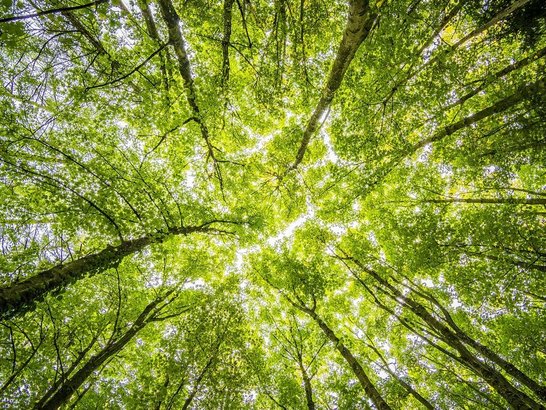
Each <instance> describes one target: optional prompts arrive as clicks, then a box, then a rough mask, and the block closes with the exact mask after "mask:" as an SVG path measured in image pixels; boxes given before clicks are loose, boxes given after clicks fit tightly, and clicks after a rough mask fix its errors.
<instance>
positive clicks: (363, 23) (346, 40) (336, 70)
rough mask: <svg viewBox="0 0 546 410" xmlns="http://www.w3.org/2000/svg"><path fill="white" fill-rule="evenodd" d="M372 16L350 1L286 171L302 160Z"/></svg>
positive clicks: (364, 4)
mask: <svg viewBox="0 0 546 410" xmlns="http://www.w3.org/2000/svg"><path fill="white" fill-rule="evenodd" d="M376 18H377V13H375V12H373V11H372V10H371V8H370V5H369V2H368V1H367V0H351V3H350V6H349V18H348V20H347V25H346V26H345V30H344V31H343V38H342V39H341V44H340V45H339V48H338V51H337V54H336V58H335V60H334V63H333V65H332V69H331V70H330V74H329V76H328V81H327V82H326V86H325V87H324V89H323V90H322V96H321V98H320V100H319V102H318V104H317V106H316V107H315V110H314V111H313V114H311V118H310V119H309V122H308V123H307V126H306V127H305V131H304V132H303V137H302V140H301V144H300V147H299V149H298V153H297V154H296V160H295V161H294V163H293V164H292V165H291V166H290V168H289V169H288V170H289V171H290V170H293V169H296V168H297V167H298V165H299V164H300V163H301V161H302V160H303V156H304V155H305V151H306V150H307V146H308V145H309V141H311V137H312V136H313V135H314V134H315V133H316V132H317V131H318V129H319V128H320V125H321V124H320V122H321V121H322V120H323V119H324V118H323V117H324V116H325V115H326V113H327V111H328V109H329V108H330V104H331V103H332V100H333V99H334V95H335V93H336V91H337V90H338V88H339V86H340V85H341V82H342V81H343V77H344V76H345V73H346V71H347V68H349V65H350V64H351V61H353V58H354V56H355V54H356V51H357V50H358V48H359V47H360V44H362V42H363V41H364V40H365V39H366V37H368V34H369V33H370V31H371V29H372V27H373V24H374V23H375V20H376Z"/></svg>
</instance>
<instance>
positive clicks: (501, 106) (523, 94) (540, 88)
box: [411, 78, 546, 153]
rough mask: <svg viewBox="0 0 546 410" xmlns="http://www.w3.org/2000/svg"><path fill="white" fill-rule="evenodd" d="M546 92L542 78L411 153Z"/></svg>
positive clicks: (427, 140) (545, 82) (416, 146)
mask: <svg viewBox="0 0 546 410" xmlns="http://www.w3.org/2000/svg"><path fill="white" fill-rule="evenodd" d="M545 92H546V79H545V78H541V79H539V80H538V81H536V82H534V83H531V84H528V85H524V86H521V87H520V88H519V89H518V90H517V91H516V92H515V93H514V94H512V95H509V96H508V97H506V98H503V99H502V100H500V101H497V102H496V103H495V104H493V105H491V106H489V107H487V108H484V109H483V110H481V111H478V112H477V113H475V114H472V115H470V116H468V117H465V118H463V119H462V120H460V121H457V122H455V123H453V124H451V125H448V126H447V127H444V128H442V129H440V130H439V131H438V132H436V133H434V134H433V135H432V136H431V137H429V138H425V139H424V140H422V141H419V142H418V143H417V144H415V145H414V146H413V148H412V149H411V153H413V152H415V151H417V150H418V149H419V148H422V147H424V146H425V145H427V144H430V143H432V142H436V141H440V140H442V139H443V138H445V137H447V136H449V135H451V134H454V133H455V132H456V131H459V130H460V129H462V128H466V127H468V126H470V125H472V124H475V123H477V122H478V121H481V120H483V119H484V118H487V117H490V116H492V115H495V114H499V113H501V112H503V111H506V110H507V109H509V108H511V107H513V106H514V105H516V104H519V103H520V102H521V101H523V100H525V99H529V98H532V97H534V96H536V95H540V94H544V93H545Z"/></svg>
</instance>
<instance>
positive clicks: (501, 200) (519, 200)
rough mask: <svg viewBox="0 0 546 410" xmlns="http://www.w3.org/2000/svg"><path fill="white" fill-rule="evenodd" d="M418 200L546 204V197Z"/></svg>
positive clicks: (439, 202) (427, 200)
mask: <svg viewBox="0 0 546 410" xmlns="http://www.w3.org/2000/svg"><path fill="white" fill-rule="evenodd" d="M420 202H429V203H433V204H443V203H465V204H514V205H546V198H443V199H423V200H421V201H420Z"/></svg>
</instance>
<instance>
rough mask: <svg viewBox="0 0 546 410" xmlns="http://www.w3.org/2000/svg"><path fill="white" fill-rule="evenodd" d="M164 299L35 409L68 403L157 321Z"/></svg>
mask: <svg viewBox="0 0 546 410" xmlns="http://www.w3.org/2000/svg"><path fill="white" fill-rule="evenodd" d="M164 299H165V297H163V298H157V299H155V300H154V301H152V302H151V303H149V304H148V305H147V306H146V308H145V309H144V310H143V311H142V313H141V314H140V315H139V316H138V318H137V319H136V320H135V322H134V323H133V325H132V326H131V327H130V328H129V330H127V332H125V334H123V336H121V337H119V338H118V339H117V340H116V341H114V342H112V343H109V344H107V345H106V346H105V347H104V348H103V349H102V350H101V351H100V352H98V353H97V354H95V355H93V356H92V357H91V358H90V359H89V360H88V361H87V363H85V365H83V366H82V367H81V368H80V369H79V370H78V371H77V372H76V373H75V374H74V375H73V376H72V377H70V378H69V379H67V380H65V381H64V382H63V384H62V385H61V386H60V387H59V389H58V390H57V392H56V393H55V394H54V395H53V396H51V398H50V399H49V400H47V401H46V402H45V403H43V404H42V403H40V402H39V403H38V404H36V406H35V407H34V408H35V409H36V410H38V409H40V410H54V409H58V408H59V407H61V406H62V405H63V404H65V403H66V402H68V400H69V399H70V398H71V397H72V395H73V394H74V393H75V392H76V390H78V388H80V386H81V385H82V384H83V383H84V382H85V381H86V380H87V378H88V377H89V376H91V375H92V374H93V373H94V372H95V371H97V370H98V369H99V368H100V367H101V366H102V365H103V364H104V363H105V362H106V361H107V360H108V359H110V358H112V357H114V356H115V355H116V354H117V353H118V352H119V351H120V350H121V349H123V348H124V347H125V345H127V343H129V341H130V340H131V339H132V338H133V337H134V336H135V335H136V334H137V333H138V332H139V331H140V330H142V329H143V328H144V327H145V326H146V325H147V324H148V323H150V322H151V321H153V320H154V319H155V316H156V313H157V309H156V308H157V306H158V305H159V304H160V303H161V302H162V301H163V300H164Z"/></svg>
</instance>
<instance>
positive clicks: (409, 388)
mask: <svg viewBox="0 0 546 410" xmlns="http://www.w3.org/2000/svg"><path fill="white" fill-rule="evenodd" d="M366 346H368V347H369V348H370V349H372V350H373V351H374V352H375V354H377V356H378V357H379V360H381V361H382V362H383V365H384V369H385V370H386V371H387V373H389V374H390V375H391V376H392V377H394V378H395V379H396V381H397V382H398V383H400V385H401V386H402V387H403V388H404V389H406V391H407V392H408V393H409V394H411V395H412V396H413V397H415V399H416V400H417V401H419V403H421V404H422V405H423V406H424V407H425V408H426V409H429V410H434V406H433V405H432V404H431V403H430V402H429V401H428V400H427V399H425V398H424V397H423V396H421V394H419V392H418V391H417V390H415V389H414V388H413V387H412V386H411V385H410V384H409V383H406V381H404V380H403V379H402V378H400V377H399V376H398V375H397V374H396V373H395V372H393V371H392V370H391V369H389V364H388V362H387V360H385V358H384V357H383V355H382V354H381V352H380V351H379V349H377V348H376V347H375V346H373V345H370V344H368V343H366Z"/></svg>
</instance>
